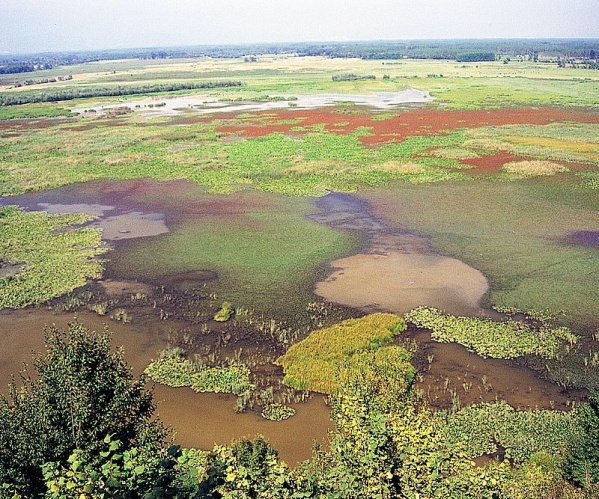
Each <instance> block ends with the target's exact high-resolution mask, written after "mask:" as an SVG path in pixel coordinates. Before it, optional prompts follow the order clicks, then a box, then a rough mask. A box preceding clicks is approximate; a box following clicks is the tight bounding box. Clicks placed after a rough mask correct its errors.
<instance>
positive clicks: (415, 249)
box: [0, 180, 568, 464]
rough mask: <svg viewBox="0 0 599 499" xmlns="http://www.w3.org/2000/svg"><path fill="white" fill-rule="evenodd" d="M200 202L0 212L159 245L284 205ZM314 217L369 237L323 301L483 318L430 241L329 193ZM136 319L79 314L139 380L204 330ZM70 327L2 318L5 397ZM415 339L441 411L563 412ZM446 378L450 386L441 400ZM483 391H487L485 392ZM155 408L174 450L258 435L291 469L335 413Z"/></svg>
mask: <svg viewBox="0 0 599 499" xmlns="http://www.w3.org/2000/svg"><path fill="white" fill-rule="evenodd" d="M200 191H201V189H200V188H199V187H197V186H195V185H193V184H190V183H187V182H167V183H155V182H151V181H147V180H136V181H126V182H97V183H90V184H80V185H78V186H70V187H65V188H61V189H56V190H53V191H47V192H42V193H37V194H31V195H26V196H18V197H15V198H9V199H4V200H2V202H5V203H7V204H8V203H11V204H15V203H16V204H20V205H22V206H27V207H28V208H30V209H41V208H47V209H49V210H52V211H57V212H58V211H61V212H62V211H64V210H69V211H87V212H88V213H91V214H95V215H96V216H99V217H101V218H100V220H110V219H112V218H113V217H118V216H130V218H129V219H128V220H129V222H130V224H131V228H130V229H127V228H123V226H121V228H119V229H118V231H117V234H116V235H117V236H118V235H119V234H121V235H123V236H125V235H127V234H137V235H138V236H136V237H142V236H151V235H153V234H152V233H151V231H148V230H147V227H146V226H145V224H146V222H147V223H148V224H150V226H151V224H153V223H154V222H159V223H160V224H164V226H165V227H168V226H169V225H170V224H176V223H178V222H180V221H181V220H182V219H186V218H189V217H191V218H193V217H199V218H201V217H208V216H215V214H217V215H218V217H221V218H219V220H221V222H222V221H226V220H236V219H239V217H243V216H245V214H246V213H247V212H248V211H251V210H256V211H260V210H262V211H264V210H266V211H267V212H268V210H273V209H276V207H277V206H280V205H278V204H277V202H279V201H277V202H274V203H273V202H272V201H269V200H271V197H269V196H268V195H266V194H252V193H246V194H238V195H232V196H209V195H206V194H205V193H203V191H202V194H201V195H199V192H200ZM294 206H295V205H294ZM144 217H145V218H144ZM199 218H198V219H199ZM310 218H311V220H313V221H314V222H317V223H321V224H325V225H327V226H329V227H331V228H333V229H334V230H338V231H351V232H357V233H359V234H360V235H362V236H363V237H364V245H363V248H364V249H363V250H362V251H361V252H360V253H359V254H358V255H353V256H350V257H347V258H343V259H339V260H336V261H335V262H333V267H337V269H333V270H332V274H331V275H330V276H329V277H328V278H327V279H325V280H324V281H322V282H321V283H319V284H318V286H317V292H318V293H319V294H322V295H323V296H325V297H326V298H327V299H329V300H332V301H336V302H339V303H345V304H350V305H352V306H355V307H357V308H362V309H363V310H368V311H370V310H374V309H376V310H388V311H394V312H397V313H402V312H404V311H406V310H408V309H410V308H412V307H414V306H416V305H419V304H427V305H431V306H437V307H439V308H443V309H445V310H447V311H449V312H452V313H456V314H463V313H471V314H476V313H482V309H481V308H480V305H479V300H480V298H481V297H482V295H483V294H484V292H485V290H486V286H487V285H486V280H485V279H484V276H482V274H480V272H478V271H476V270H475V269H472V268H471V267H468V266H466V265H465V264H464V263H462V262H460V261H458V260H455V259H451V258H446V257H443V256H440V255H438V254H435V253H434V252H433V251H432V249H431V247H430V245H429V242H428V240H427V239H426V238H424V237H420V236H417V235H413V234H409V233H405V232H402V231H400V230H397V229H395V228H393V227H390V226H389V225H387V224H385V223H384V222H382V221H381V220H380V219H378V218H376V217H374V216H373V215H372V214H371V213H370V211H369V204H368V203H366V202H365V201H363V200H361V199H359V198H357V197H355V196H352V195H348V194H339V193H330V194H329V195H327V196H324V197H322V198H319V199H318V200H317V201H316V209H315V213H314V214H313V215H310ZM121 230H131V232H130V233H123V232H120V231H121ZM105 236H106V233H105ZM159 237H164V236H159ZM131 242H132V241H122V242H121V241H118V240H113V241H112V242H111V243H112V244H114V245H115V247H116V248H117V249H118V251H121V252H126V251H128V245H129V244H131ZM115 253H116V251H113V252H112V253H110V254H109V255H111V256H114V254H115ZM143 264H144V265H146V266H147V265H152V264H153V262H151V261H148V262H143ZM218 279H219V276H218V274H217V273H216V272H214V270H213V269H210V268H198V269H196V270H190V271H187V272H179V273H173V274H172V275H168V276H164V284H165V285H170V286H173V287H175V288H178V289H179V290H182V291H189V290H191V289H195V288H197V287H199V286H202V285H203V284H205V283H212V282H213V281H217V280H218ZM140 281H143V279H140ZM100 284H101V285H102V286H103V288H104V290H105V292H106V293H107V294H108V295H109V296H111V297H112V296H129V295H136V294H148V295H150V293H152V287H151V286H149V285H148V284H147V283H144V282H136V281H135V280H124V279H123V278H122V277H119V276H118V275H107V276H106V278H105V279H103V280H102V281H100ZM323 289H324V290H325V291H322V290H323ZM131 313H132V314H133V316H134V320H133V324H123V323H121V322H117V321H114V320H111V319H109V318H107V317H100V316H98V315H96V314H94V313H91V312H88V311H86V310H82V311H80V312H79V313H78V315H79V318H80V320H81V321H82V322H83V323H84V324H85V325H86V326H87V327H89V328H90V329H95V330H100V329H102V328H103V327H104V325H105V324H108V327H109V329H110V330H111V331H113V332H114V334H113V344H114V345H124V348H125V358H126V360H127V361H128V362H129V363H130V364H131V365H132V367H133V370H134V372H135V373H136V374H141V373H142V372H143V369H144V368H145V367H146V366H147V364H148V363H149V362H150V360H151V359H152V358H155V357H156V356H157V354H158V352H159V351H160V350H162V349H163V348H165V347H166V346H167V343H168V338H169V334H170V333H171V331H179V330H182V329H185V328H190V327H191V329H193V328H196V329H199V327H200V326H198V325H190V324H189V323H187V322H183V321H175V320H173V319H169V320H167V321H158V320H149V319H147V318H143V317H138V316H135V314H136V312H135V310H133V311H131ZM73 316H74V314H68V313H56V312H52V311H49V310H46V309H44V308H38V309H26V310H21V311H8V310H3V311H0V338H1V341H0V346H1V347H2V348H0V390H2V391H4V389H5V387H6V385H7V383H8V382H9V381H10V375H11V374H15V373H17V372H18V371H19V369H20V368H21V366H22V363H23V362H24V361H30V359H31V352H32V351H33V350H36V351H42V350H43V327H44V324H51V323H56V324H57V325H58V326H60V327H63V328H64V327H65V326H66V324H67V322H68V321H70V320H72V319H73ZM410 335H412V336H413V337H414V338H415V339H416V341H418V342H419V343H420V344H421V348H422V352H423V355H425V354H426V355H431V356H432V359H433V360H432V361H431V366H430V369H428V370H427V371H426V372H425V374H424V379H423V381H422V382H421V384H420V386H421V388H422V389H423V390H424V391H425V392H427V393H429V394H430V395H431V399H432V400H433V402H434V403H439V404H447V403H448V402H449V400H450V397H451V393H452V392H451V391H450V390H454V392H455V393H456V394H457V392H460V395H461V400H462V401H463V402H464V403H465V402H468V401H478V400H494V399H495V397H498V398H503V399H505V400H506V401H507V402H508V403H510V404H513V405H516V406H521V407H525V406H526V407H535V406H538V407H547V406H552V405H553V406H555V407H556V408H565V407H566V402H567V400H568V398H567V396H566V395H564V394H560V392H559V389H558V388H557V387H556V386H555V385H552V384H550V383H547V382H545V381H542V380H539V379H538V377H536V375H535V374H534V373H533V372H532V371H531V370H528V369H524V368H521V367H517V366H512V365H510V363H509V362H505V361H498V360H497V361H496V360H490V361H488V360H483V359H481V358H480V357H478V356H476V355H474V354H471V353H469V352H467V351H466V350H465V349H464V348H463V347H461V346H459V345H455V344H439V343H434V342H431V341H430V337H429V338H428V339H427V337H426V335H424V336H423V334H422V333H417V334H415V335H413V334H412V333H410ZM483 376H484V377H485V378H484V379H485V381H484V382H483V381H482V380H483ZM446 379H448V380H449V382H448V383H449V385H448V387H447V389H444V388H445V387H444V384H445V380H446ZM469 384H470V385H469ZM465 386H466V388H465ZM488 386H492V388H491V389H489V390H487V388H486V387H488ZM462 392H463V393H462ZM479 394H480V395H479ZM156 400H157V402H158V413H159V414H160V416H161V418H162V419H163V420H164V421H165V422H166V423H167V424H169V425H170V426H172V427H173V429H174V430H175V431H176V434H177V436H176V441H177V442H178V443H181V444H183V445H186V446H199V447H201V448H204V449H209V448H211V447H212V446H213V445H214V444H215V443H218V444H226V443H228V442H229V441H230V440H231V439H233V438H236V439H237V438H241V437H243V436H255V435H257V434H262V435H264V436H265V437H266V438H267V439H268V440H270V441H271V442H272V443H273V444H274V445H275V446H276V448H277V449H278V450H279V452H280V455H281V457H282V458H283V459H284V460H286V461H287V462H289V463H290V464H294V463H296V462H298V461H301V460H304V459H307V458H308V457H309V456H310V451H311V446H312V441H313V440H314V439H315V440H317V441H319V442H323V441H324V442H326V434H327V429H328V428H330V425H331V422H330V420H329V409H328V408H327V407H326V406H325V404H324V403H323V402H322V398H321V397H315V398H314V399H312V400H311V401H309V402H307V403H305V404H299V405H294V407H295V408H296V409H297V414H296V415H295V416H294V417H292V418H291V419H289V420H288V421H285V422H270V421H266V420H264V419H263V418H261V417H260V416H259V415H257V414H255V413H248V414H236V413H235V412H234V410H233V408H234V405H235V397H233V396H228V395H214V394H196V393H195V392H193V391H192V390H190V389H185V388H178V389H174V388H169V387H163V386H159V387H157V388H156Z"/></svg>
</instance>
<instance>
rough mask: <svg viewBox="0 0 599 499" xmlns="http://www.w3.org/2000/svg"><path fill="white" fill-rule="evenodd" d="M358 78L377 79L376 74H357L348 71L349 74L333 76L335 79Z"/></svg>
mask: <svg viewBox="0 0 599 499" xmlns="http://www.w3.org/2000/svg"><path fill="white" fill-rule="evenodd" d="M357 80H376V76H374V75H357V74H354V73H347V74H342V75H335V76H333V81H357Z"/></svg>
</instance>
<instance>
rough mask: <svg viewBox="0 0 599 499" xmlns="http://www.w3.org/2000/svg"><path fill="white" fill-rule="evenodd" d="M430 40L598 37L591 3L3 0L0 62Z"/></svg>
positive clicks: (524, 0) (560, 0)
mask: <svg viewBox="0 0 599 499" xmlns="http://www.w3.org/2000/svg"><path fill="white" fill-rule="evenodd" d="M436 38H439V39H446V38H599V11H598V10H597V0H395V1H394V0H293V1H292V0H270V1H267V0H0V54H2V53H30V52H45V51H73V50H94V49H113V48H114V49H118V48H135V47H169V46H182V45H204V44H238V43H255V42H297V41H308V42H310V41H353V40H414V39H436Z"/></svg>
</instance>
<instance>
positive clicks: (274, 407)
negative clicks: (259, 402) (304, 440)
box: [262, 403, 295, 421]
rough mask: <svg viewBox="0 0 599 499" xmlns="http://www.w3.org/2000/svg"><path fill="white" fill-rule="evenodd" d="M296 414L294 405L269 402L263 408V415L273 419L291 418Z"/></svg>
mask: <svg viewBox="0 0 599 499" xmlns="http://www.w3.org/2000/svg"><path fill="white" fill-rule="evenodd" d="M294 414H295V409H294V408H293V407H289V406H288V405H282V404H277V403H275V404H268V405H267V406H266V407H264V409H263V410H262V417H263V418H265V419H270V420H271V421H283V420H285V419H289V418H290V417H291V416H293V415H294Z"/></svg>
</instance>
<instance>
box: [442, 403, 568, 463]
mask: <svg viewBox="0 0 599 499" xmlns="http://www.w3.org/2000/svg"><path fill="white" fill-rule="evenodd" d="M438 417H440V418H447V419H446V421H445V423H446V425H445V428H446V431H447V441H448V442H450V443H453V444H455V445H457V444H461V445H463V446H464V450H465V452H466V453H467V454H468V457H469V458H471V459H475V458H477V457H480V456H483V455H485V454H488V455H493V454H496V453H498V452H499V449H500V448H501V450H502V453H503V454H504V457H505V458H506V459H509V460H510V461H511V462H514V463H518V464H522V463H525V462H527V461H528V460H529V459H530V458H531V457H532V456H533V455H534V454H535V453H538V452H543V451H547V450H548V449H551V453H552V454H553V456H554V458H555V459H557V458H559V459H561V460H563V459H564V457H565V456H566V454H567V452H568V446H569V444H570V442H571V441H572V439H573V438H574V437H575V435H576V424H575V419H574V417H573V413H571V412H558V411H548V410H533V411H518V410H516V409H514V408H513V407H511V406H510V405H508V404H507V403H506V402H497V403H492V404H489V403H484V404H479V405H471V406H468V407H464V408H463V409H460V410H459V411H457V412H453V413H449V414H444V413H440V414H438Z"/></svg>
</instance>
